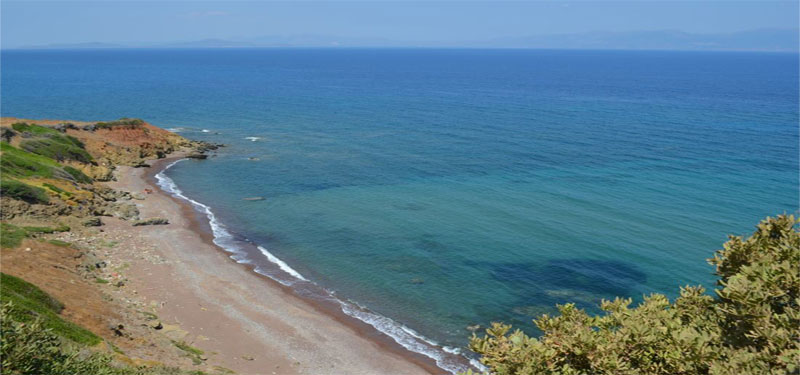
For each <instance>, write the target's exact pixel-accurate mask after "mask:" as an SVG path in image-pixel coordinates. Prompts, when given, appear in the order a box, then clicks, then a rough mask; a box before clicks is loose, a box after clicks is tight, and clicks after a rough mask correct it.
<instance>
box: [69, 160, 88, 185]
mask: <svg viewBox="0 0 800 375" xmlns="http://www.w3.org/2000/svg"><path fill="white" fill-rule="evenodd" d="M64 171H65V172H67V173H69V174H70V176H72V177H73V178H74V179H75V181H78V182H82V183H84V184H91V183H92V179H91V178H90V177H89V176H87V175H85V174H84V173H83V172H81V171H79V170H77V169H75V168H73V167H70V166H69V165H65V166H64Z"/></svg>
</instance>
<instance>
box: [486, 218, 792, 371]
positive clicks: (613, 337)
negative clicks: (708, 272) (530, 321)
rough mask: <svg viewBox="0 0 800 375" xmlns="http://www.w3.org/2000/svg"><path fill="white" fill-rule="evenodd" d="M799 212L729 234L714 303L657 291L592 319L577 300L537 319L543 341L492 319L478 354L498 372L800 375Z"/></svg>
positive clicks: (689, 292) (696, 291)
mask: <svg viewBox="0 0 800 375" xmlns="http://www.w3.org/2000/svg"><path fill="white" fill-rule="evenodd" d="M796 224H797V221H796V220H795V218H794V217H793V216H786V215H781V216H778V217H777V218H767V219H765V220H764V221H762V222H761V223H760V224H759V225H758V226H757V229H756V231H755V232H754V233H753V235H752V236H750V237H748V238H746V239H744V238H741V237H734V236H731V237H730V239H729V241H728V242H726V243H725V244H724V246H723V249H722V250H718V251H717V252H716V253H715V255H714V258H713V259H710V260H709V262H710V263H711V264H713V265H715V266H716V274H717V275H718V276H719V277H720V280H719V282H718V285H719V288H717V289H715V294H716V297H712V296H710V295H707V294H706V293H705V290H704V289H703V288H702V287H685V288H681V292H680V296H679V297H678V298H677V299H676V300H675V301H674V302H673V303H670V301H669V300H668V299H667V298H666V297H665V296H663V295H661V294H652V295H650V296H648V297H646V298H645V299H644V301H643V302H642V303H640V304H639V305H638V306H636V307H633V308H632V307H630V304H631V302H632V300H631V299H621V298H617V299H615V300H614V301H603V303H602V304H601V308H602V309H603V310H604V311H605V313H604V314H603V315H600V316H590V315H588V314H587V313H586V312H585V311H583V310H580V309H577V308H576V307H575V305H574V304H566V305H563V306H559V307H558V309H559V312H560V315H558V316H553V317H551V316H548V315H543V316H542V317H540V318H539V319H537V320H535V321H534V323H535V324H536V326H537V327H538V328H539V329H540V330H541V331H542V332H543V334H542V335H541V336H540V337H539V338H531V337H528V336H526V335H525V334H524V333H522V332H521V331H519V330H515V331H514V332H511V327H510V326H508V325H504V324H500V323H493V325H492V327H491V328H489V329H487V330H486V333H487V335H486V336H484V337H477V336H475V335H473V337H472V340H471V341H470V348H471V349H472V350H473V351H475V352H476V353H479V354H481V355H482V358H481V362H482V363H483V364H485V365H487V366H488V367H489V369H490V371H491V372H492V373H493V374H497V375H511V374H514V375H529V374H664V375H667V374H670V375H672V374H687V375H688V374H730V375H738V374H797V373H799V372H800V328H799V327H800V232H798V230H797V229H796Z"/></svg>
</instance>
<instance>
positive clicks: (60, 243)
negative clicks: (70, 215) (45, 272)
mask: <svg viewBox="0 0 800 375" xmlns="http://www.w3.org/2000/svg"><path fill="white" fill-rule="evenodd" d="M47 243H49V244H51V245H56V246H61V247H67V246H71V245H72V244H71V243H69V242H67V241H61V240H49V241H47Z"/></svg>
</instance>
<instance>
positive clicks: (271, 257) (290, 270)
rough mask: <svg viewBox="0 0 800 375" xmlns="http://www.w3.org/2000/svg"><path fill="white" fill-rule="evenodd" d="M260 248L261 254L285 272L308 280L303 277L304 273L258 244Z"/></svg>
mask: <svg viewBox="0 0 800 375" xmlns="http://www.w3.org/2000/svg"><path fill="white" fill-rule="evenodd" d="M258 249H259V250H261V254H264V256H265V257H267V259H268V260H269V261H270V262H272V263H275V264H277V265H278V267H279V268H280V269H282V270H283V272H286V273H288V274H290V275H292V276H294V278H296V279H300V280H303V281H308V279H306V278H305V277H303V275H301V274H300V273H299V272H297V271H295V270H294V268H292V267H289V265H288V264H286V263H285V262H284V261H282V260H280V259H278V258H277V257H276V256H274V255H272V253H270V252H269V251H267V249H265V248H263V247H261V246H258Z"/></svg>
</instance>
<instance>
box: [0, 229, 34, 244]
mask: <svg viewBox="0 0 800 375" xmlns="http://www.w3.org/2000/svg"><path fill="white" fill-rule="evenodd" d="M27 236H28V232H26V231H25V229H23V228H20V227H17V226H15V225H11V224H7V223H0V247H4V248H14V247H17V246H19V245H20V244H22V240H23V239H25V237H27Z"/></svg>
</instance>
